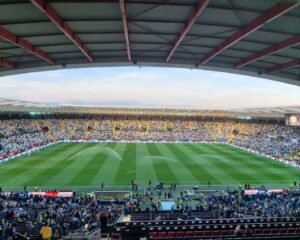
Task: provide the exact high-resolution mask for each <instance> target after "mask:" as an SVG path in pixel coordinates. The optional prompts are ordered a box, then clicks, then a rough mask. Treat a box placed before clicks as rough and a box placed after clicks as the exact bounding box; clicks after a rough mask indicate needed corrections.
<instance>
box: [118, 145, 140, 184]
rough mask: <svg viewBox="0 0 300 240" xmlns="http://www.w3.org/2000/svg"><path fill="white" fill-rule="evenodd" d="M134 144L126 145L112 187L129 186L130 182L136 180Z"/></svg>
mask: <svg viewBox="0 0 300 240" xmlns="http://www.w3.org/2000/svg"><path fill="white" fill-rule="evenodd" d="M135 171H136V144H135V143H128V144H126V150H125V152H124V154H123V161H121V162H120V165H119V166H118V174H117V176H116V177H115V180H114V185H130V182H131V181H135V180H136V172H135Z"/></svg>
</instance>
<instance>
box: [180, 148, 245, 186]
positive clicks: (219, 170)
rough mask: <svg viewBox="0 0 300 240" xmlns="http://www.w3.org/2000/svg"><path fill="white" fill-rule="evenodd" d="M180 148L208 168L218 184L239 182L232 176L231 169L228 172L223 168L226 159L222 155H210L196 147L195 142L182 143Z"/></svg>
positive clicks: (197, 162)
mask: <svg viewBox="0 0 300 240" xmlns="http://www.w3.org/2000/svg"><path fill="white" fill-rule="evenodd" d="M182 148H184V149H185V151H186V152H187V153H188V154H189V155H190V156H191V157H193V158H194V161H195V163H196V164H198V165H200V166H203V167H204V166H205V168H206V169H210V174H213V175H214V176H215V177H216V178H217V179H218V181H219V183H220V184H222V183H223V182H239V179H237V178H236V177H235V176H233V175H232V174H231V171H230V172H229V171H227V170H225V169H224V165H225V166H226V165H228V164H227V163H226V162H227V161H228V160H227V159H225V158H224V157H222V156H218V155H216V154H213V155H210V154H208V152H207V151H205V150H204V149H205V148H203V147H201V148H197V146H195V144H182ZM224 161H225V162H224ZM226 167H227V166H226Z"/></svg>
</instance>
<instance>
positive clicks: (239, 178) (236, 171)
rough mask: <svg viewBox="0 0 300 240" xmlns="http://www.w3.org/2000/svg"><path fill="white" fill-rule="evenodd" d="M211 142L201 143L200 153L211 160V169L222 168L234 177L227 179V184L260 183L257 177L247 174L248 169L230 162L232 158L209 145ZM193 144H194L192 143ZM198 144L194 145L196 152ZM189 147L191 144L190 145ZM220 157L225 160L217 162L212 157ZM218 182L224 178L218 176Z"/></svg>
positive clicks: (222, 181)
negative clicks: (232, 179)
mask: <svg viewBox="0 0 300 240" xmlns="http://www.w3.org/2000/svg"><path fill="white" fill-rule="evenodd" d="M211 145H212V144H203V145H201V153H203V152H204V153H205V154H206V155H207V158H209V159H210V160H211V162H212V163H213V165H215V166H212V168H211V171H215V168H219V169H222V171H224V172H225V173H227V174H228V175H230V176H231V177H232V178H234V181H227V183H228V184H232V183H248V182H249V181H250V182H254V181H256V183H260V181H258V182H257V178H255V177H253V176H252V175H250V174H249V172H248V169H247V168H245V167H244V166H242V167H239V166H237V165H236V164H235V163H234V162H232V159H231V158H230V157H228V156H224V155H223V154H220V153H219V152H218V151H216V150H214V149H213V148H212V146H211ZM193 146H194V145H193ZM199 147H200V146H199V145H196V146H194V148H193V150H194V151H196V152H197V149H198V148H199ZM190 148H191V146H190ZM214 156H215V158H216V157H217V158H220V159H224V160H226V161H223V162H219V161H215V159H214V158H213V157H214ZM220 182H221V183H224V182H225V179H223V180H222V179H221V178H220Z"/></svg>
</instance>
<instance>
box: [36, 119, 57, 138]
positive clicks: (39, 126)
mask: <svg viewBox="0 0 300 240" xmlns="http://www.w3.org/2000/svg"><path fill="white" fill-rule="evenodd" d="M41 121H42V123H43V125H44V126H46V127H47V128H48V130H49V131H48V132H47V134H48V136H49V137H50V138H51V139H52V141H57V139H56V138H55V137H54V136H53V135H52V133H51V132H50V130H51V129H50V128H49V126H48V125H47V123H46V121H43V120H41ZM34 124H35V126H36V127H37V128H38V129H39V130H40V131H44V129H43V128H42V126H41V124H40V122H39V121H38V120H34Z"/></svg>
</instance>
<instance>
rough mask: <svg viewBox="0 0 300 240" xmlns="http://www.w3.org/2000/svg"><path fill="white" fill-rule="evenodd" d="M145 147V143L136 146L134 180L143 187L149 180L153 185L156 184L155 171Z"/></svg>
mask: <svg viewBox="0 0 300 240" xmlns="http://www.w3.org/2000/svg"><path fill="white" fill-rule="evenodd" d="M146 145H147V143H138V144H137V145H136V179H137V180H138V182H139V183H140V184H143V185H146V184H148V183H149V180H151V181H152V182H153V183H156V182H157V176H156V173H155V169H154V166H153V163H152V160H151V159H150V158H149V155H150V154H149V152H148V149H147V146H146Z"/></svg>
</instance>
